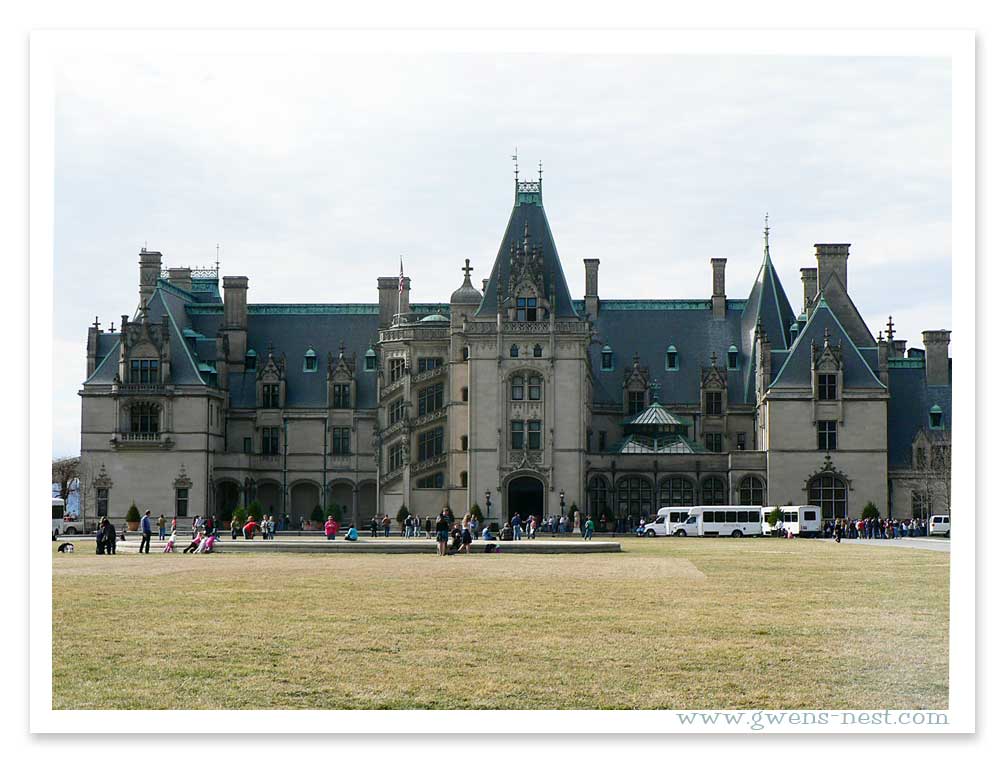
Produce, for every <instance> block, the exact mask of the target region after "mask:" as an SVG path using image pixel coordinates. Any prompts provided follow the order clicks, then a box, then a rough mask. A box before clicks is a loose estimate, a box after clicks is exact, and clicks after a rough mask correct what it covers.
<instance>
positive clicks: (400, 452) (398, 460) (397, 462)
mask: <svg viewBox="0 0 1005 763" xmlns="http://www.w3.org/2000/svg"><path fill="white" fill-rule="evenodd" d="M404 465H405V449H404V448H403V447H402V446H401V445H400V444H398V445H394V446H392V447H391V448H390V449H389V450H388V451H387V469H388V471H391V472H393V471H395V470H396V469H400V468H401V467H402V466H404Z"/></svg>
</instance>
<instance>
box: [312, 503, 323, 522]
mask: <svg viewBox="0 0 1005 763" xmlns="http://www.w3.org/2000/svg"><path fill="white" fill-rule="evenodd" d="M324 521H325V513H324V512H323V511H321V507H320V506H315V507H314V510H313V511H311V522H313V523H314V524H316V525H321V524H324Z"/></svg>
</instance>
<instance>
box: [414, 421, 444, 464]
mask: <svg viewBox="0 0 1005 763" xmlns="http://www.w3.org/2000/svg"><path fill="white" fill-rule="evenodd" d="M441 453H443V427H436V428H435V429H429V430H426V431H425V432H422V433H421V434H420V435H419V461H428V460H429V459H431V458H435V457H436V456H438V455H440V454H441Z"/></svg>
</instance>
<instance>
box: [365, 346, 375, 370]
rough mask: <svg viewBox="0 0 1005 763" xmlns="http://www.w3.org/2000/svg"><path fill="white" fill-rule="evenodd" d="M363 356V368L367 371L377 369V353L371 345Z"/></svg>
mask: <svg viewBox="0 0 1005 763" xmlns="http://www.w3.org/2000/svg"><path fill="white" fill-rule="evenodd" d="M363 357H364V358H365V363H366V365H365V366H364V368H365V370H367V371H376V370H377V353H376V352H374V351H373V347H371V348H370V349H368V350H367V351H366V355H364V356H363Z"/></svg>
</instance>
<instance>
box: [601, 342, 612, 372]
mask: <svg viewBox="0 0 1005 763" xmlns="http://www.w3.org/2000/svg"><path fill="white" fill-rule="evenodd" d="M600 370H602V371H613V370H614V351H613V350H611V348H610V346H608V345H604V349H602V350H601V351H600Z"/></svg>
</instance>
